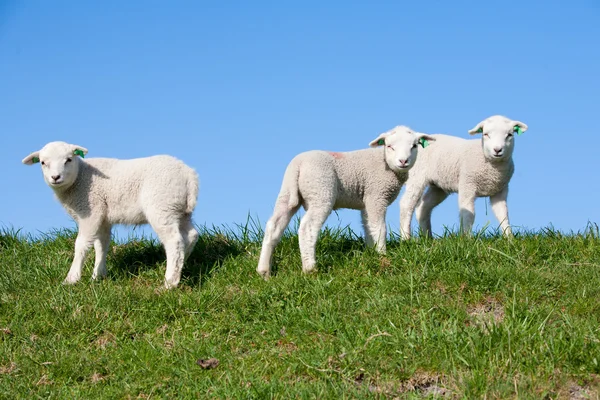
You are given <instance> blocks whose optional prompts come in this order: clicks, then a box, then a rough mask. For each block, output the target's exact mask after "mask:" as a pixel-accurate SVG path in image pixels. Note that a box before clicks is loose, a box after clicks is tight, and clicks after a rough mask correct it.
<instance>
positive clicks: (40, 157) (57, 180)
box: [23, 142, 88, 189]
mask: <svg viewBox="0 0 600 400" xmlns="http://www.w3.org/2000/svg"><path fill="white" fill-rule="evenodd" d="M87 152H88V151H87V149H86V148H85V147H81V146H77V145H74V144H69V143H65V142H50V143H48V144H47V145H45V146H44V147H43V148H42V149H41V150H39V151H35V152H33V153H31V154H30V155H28V156H27V157H25V158H24V159H23V164H27V165H32V164H35V163H38V162H39V163H41V165H42V172H43V174H44V180H45V181H46V183H47V184H48V186H50V187H51V188H52V189H64V188H68V187H70V186H71V185H72V184H73V183H74V182H75V179H77V174H78V172H79V163H80V162H81V160H80V158H79V157H83V156H85V155H86V154H87ZM78 156H79V157H78Z"/></svg>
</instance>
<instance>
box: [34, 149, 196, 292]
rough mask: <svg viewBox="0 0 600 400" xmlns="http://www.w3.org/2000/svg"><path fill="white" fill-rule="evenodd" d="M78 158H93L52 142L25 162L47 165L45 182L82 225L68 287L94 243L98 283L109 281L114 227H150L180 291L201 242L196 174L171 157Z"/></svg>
mask: <svg viewBox="0 0 600 400" xmlns="http://www.w3.org/2000/svg"><path fill="white" fill-rule="evenodd" d="M76 154H79V155H84V154H87V149H85V148H84V147H81V146H77V145H73V144H68V143H65V142H51V143H48V144H47V145H46V146H44V147H43V148H42V149H41V150H40V151H36V152H34V153H31V154H30V155H29V156H27V157H25V158H24V159H23V163H24V164H28V165H31V164H34V163H36V162H40V163H41V166H42V172H43V174H44V180H45V181H46V183H47V184H48V186H50V187H51V188H52V189H53V190H54V193H55V195H56V198H57V199H58V200H59V201H60V202H61V204H62V205H63V206H64V208H65V209H66V210H67V212H68V213H69V214H70V215H71V216H72V217H73V219H74V220H75V222H76V223H77V225H78V235H77V239H76V241H75V257H74V259H73V263H72V265H71V269H70V270H69V273H68V275H67V277H66V279H65V281H64V283H68V284H71V283H75V282H77V281H79V280H80V279H81V272H82V267H83V263H84V260H85V256H86V254H87V252H88V250H89V248H90V247H91V246H92V244H93V245H94V249H95V252H96V260H95V265H94V272H93V274H92V278H93V279H97V278H99V277H104V276H106V273H107V270H106V255H107V252H108V246H109V244H110V232H111V227H112V225H114V224H133V225H139V224H146V223H149V224H150V225H151V226H152V228H153V229H154V231H155V232H156V234H157V235H158V237H159V239H160V241H161V242H162V244H163V245H164V247H165V251H166V254H167V271H166V274H165V286H166V287H167V288H170V287H175V286H177V285H178V283H179V280H180V278H181V270H182V268H183V263H184V260H185V258H186V257H187V256H188V255H189V254H190V253H191V252H192V249H193V248H194V245H195V244H196V241H197V240H198V232H197V231H196V229H195V228H194V226H193V224H192V220H191V217H192V212H193V211H194V208H195V207H196V202H197V198H198V187H199V181H198V175H197V174H196V172H195V171H194V170H193V169H192V168H190V167H188V166H187V165H185V164H184V163H183V162H182V161H180V160H178V159H176V158H174V157H171V156H168V155H159V156H152V157H146V158H136V159H131V160H118V159H114V158H90V159H81V158H80V157H78V156H77V155H76Z"/></svg>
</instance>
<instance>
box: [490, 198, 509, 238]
mask: <svg viewBox="0 0 600 400" xmlns="http://www.w3.org/2000/svg"><path fill="white" fill-rule="evenodd" d="M507 197H508V186H507V187H505V188H504V190H502V191H501V192H500V193H497V194H495V195H493V196H490V204H491V205H492V211H493V212H494V215H495V216H496V218H497V219H498V222H500V229H502V234H503V235H504V236H505V237H512V229H511V227H510V222H509V220H508V206H507V204H506V198H507Z"/></svg>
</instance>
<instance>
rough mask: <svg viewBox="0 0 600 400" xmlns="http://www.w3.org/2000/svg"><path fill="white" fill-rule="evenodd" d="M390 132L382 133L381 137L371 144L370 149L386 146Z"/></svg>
mask: <svg viewBox="0 0 600 400" xmlns="http://www.w3.org/2000/svg"><path fill="white" fill-rule="evenodd" d="M388 134H389V133H388V132H385V133H382V134H381V135H379V136H377V139H375V140H373V141H372V142H371V143H369V146H370V147H377V146H383V145H385V138H386V137H387V136H388Z"/></svg>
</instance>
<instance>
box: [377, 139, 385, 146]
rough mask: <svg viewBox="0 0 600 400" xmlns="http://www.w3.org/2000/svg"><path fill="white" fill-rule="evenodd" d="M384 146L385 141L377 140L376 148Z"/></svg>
mask: <svg viewBox="0 0 600 400" xmlns="http://www.w3.org/2000/svg"><path fill="white" fill-rule="evenodd" d="M384 144H385V140H383V139H379V140H378V141H377V145H378V146H383V145H384Z"/></svg>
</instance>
